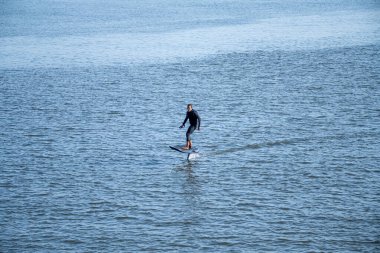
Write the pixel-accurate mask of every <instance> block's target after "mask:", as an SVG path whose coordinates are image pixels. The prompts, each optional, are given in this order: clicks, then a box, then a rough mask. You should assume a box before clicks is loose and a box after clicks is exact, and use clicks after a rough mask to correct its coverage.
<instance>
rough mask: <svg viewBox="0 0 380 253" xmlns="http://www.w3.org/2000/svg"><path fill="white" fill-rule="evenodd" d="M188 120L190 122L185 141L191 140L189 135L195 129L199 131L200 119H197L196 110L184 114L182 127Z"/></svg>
mask: <svg viewBox="0 0 380 253" xmlns="http://www.w3.org/2000/svg"><path fill="white" fill-rule="evenodd" d="M188 119H189V121H190V126H189V128H188V129H187V132H186V141H190V140H191V137H190V135H191V134H192V133H193V132H194V131H195V129H197V128H198V130H199V128H200V127H201V117H199V114H198V112H197V111H196V110H191V111H190V112H187V113H186V118H185V120H184V121H183V124H182V125H183V126H184V125H185V124H186V121H187V120H188Z"/></svg>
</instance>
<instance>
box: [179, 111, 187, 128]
mask: <svg viewBox="0 0 380 253" xmlns="http://www.w3.org/2000/svg"><path fill="white" fill-rule="evenodd" d="M188 119H189V114H188V113H186V118H185V120H184V121H183V123H182V125H181V126H180V128H183V127H184V126H185V124H186V121H187V120H188Z"/></svg>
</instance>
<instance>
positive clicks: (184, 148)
mask: <svg viewBox="0 0 380 253" xmlns="http://www.w3.org/2000/svg"><path fill="white" fill-rule="evenodd" d="M181 149H183V150H189V149H190V148H189V147H188V146H184V147H182V148H181Z"/></svg>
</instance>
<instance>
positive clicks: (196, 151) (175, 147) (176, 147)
mask: <svg viewBox="0 0 380 253" xmlns="http://www.w3.org/2000/svg"><path fill="white" fill-rule="evenodd" d="M169 147H170V148H171V149H173V150H176V151H179V152H181V153H185V154H192V153H198V149H197V148H195V147H194V148H191V149H183V148H182V147H181V146H169Z"/></svg>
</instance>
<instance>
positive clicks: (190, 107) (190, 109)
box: [187, 104, 193, 112]
mask: <svg viewBox="0 0 380 253" xmlns="http://www.w3.org/2000/svg"><path fill="white" fill-rule="evenodd" d="M192 110H193V105H192V104H188V105H187V111H188V112H191V111H192Z"/></svg>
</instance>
